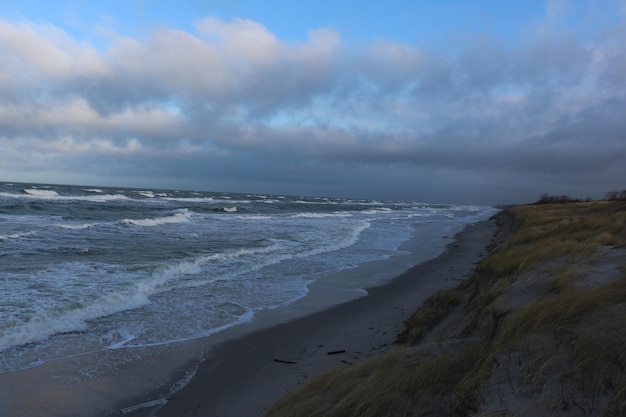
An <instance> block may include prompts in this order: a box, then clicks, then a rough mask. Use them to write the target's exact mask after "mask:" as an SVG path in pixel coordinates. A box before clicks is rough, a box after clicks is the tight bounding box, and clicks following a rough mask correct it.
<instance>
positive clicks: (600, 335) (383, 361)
mask: <svg viewBox="0 0 626 417" xmlns="http://www.w3.org/2000/svg"><path fill="white" fill-rule="evenodd" d="M502 218H508V223H509V226H510V228H509V229H510V236H509V237H508V239H502V240H500V241H498V242H497V244H494V247H496V248H497V250H496V251H495V252H494V253H492V254H491V255H490V256H488V257H487V258H485V259H484V260H483V261H482V262H481V263H480V264H479V265H478V267H477V269H476V271H475V273H474V274H473V276H472V277H471V278H470V279H468V280H467V281H466V282H464V283H463V284H461V285H460V286H459V287H458V288H456V289H452V290H444V291H439V292H437V293H436V294H434V295H433V296H432V297H430V298H429V299H428V300H427V301H426V302H425V303H424V304H423V305H422V307H421V308H420V309H419V310H417V311H416V312H415V313H414V314H413V315H412V316H411V317H410V319H409V320H408V321H407V323H406V324H407V328H406V330H405V331H404V332H403V333H402V334H401V335H400V337H399V341H400V342H401V343H403V345H402V346H399V347H397V348H394V349H392V350H391V351H389V352H388V353H386V354H384V355H382V356H380V357H377V358H373V359H370V360H367V361H364V362H362V363H360V364H357V365H355V366H351V367H349V366H345V367H341V368H337V369H333V370H330V371H329V372H327V373H325V374H324V375H322V376H320V377H318V378H315V379H314V380H312V381H311V382H309V383H308V384H306V385H304V386H303V387H301V389H299V390H298V391H296V392H294V393H293V394H291V395H290V396H288V397H285V398H284V399H282V400H281V401H279V402H278V403H276V404H275V406H274V407H273V408H272V409H271V410H270V411H269V412H268V414H267V415H268V416H272V417H278V416H320V417H321V416H359V417H374V416H465V415H483V416H531V415H532V416H535V415H558V416H569V415H572V416H574V415H576V416H579V415H580V416H586V415H594V416H617V415H626V349H625V346H626V272H623V273H622V274H621V275H618V276H617V278H611V279H610V280H600V281H599V283H597V284H594V286H589V285H586V286H581V285H580V281H581V279H584V278H585V274H587V273H588V270H589V268H592V267H593V265H602V263H603V256H604V255H603V253H604V252H602V251H608V250H610V249H608V248H611V247H613V248H624V247H626V202H619V201H615V202H584V203H571V204H554V205H552V204H546V205H541V206H518V207H513V208H510V209H507V212H506V213H505V215H503V216H502ZM617 258H618V259H619V257H617ZM582 262H585V268H582V267H579V265H581V263H582ZM589 265H591V267H590V266H589ZM622 267H623V268H624V269H626V260H624V263H623V264H622ZM516 294H518V295H520V294H521V295H525V296H521V298H520V296H518V298H517V300H516V301H515V300H514V297H516ZM529 294H530V295H529ZM446 320H447V321H446ZM444 321H446V322H447V323H448V325H447V326H444V330H445V331H446V332H447V333H445V334H447V338H448V339H447V342H444V343H438V344H427V343H426V342H425V340H431V341H432V338H430V339H429V337H427V336H429V334H430V333H431V332H432V330H433V329H434V328H435V327H436V326H437V325H439V324H440V323H442V322H444ZM437 331H438V332H439V331H441V330H440V329H438V330H437ZM445 334H444V335H445ZM437 340H442V339H441V335H438V339H437Z"/></svg>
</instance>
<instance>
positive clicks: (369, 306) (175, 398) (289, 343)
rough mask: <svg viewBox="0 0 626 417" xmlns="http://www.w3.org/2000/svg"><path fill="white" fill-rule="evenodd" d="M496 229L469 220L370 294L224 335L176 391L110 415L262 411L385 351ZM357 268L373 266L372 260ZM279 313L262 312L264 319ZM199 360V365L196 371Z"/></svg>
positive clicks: (464, 271)
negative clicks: (327, 374) (438, 248)
mask: <svg viewBox="0 0 626 417" xmlns="http://www.w3.org/2000/svg"><path fill="white" fill-rule="evenodd" d="M496 230H497V225H496V222H495V220H493V219H490V220H485V221H481V222H478V223H472V224H468V225H466V226H465V228H464V229H463V230H462V231H461V232H459V233H457V234H456V235H455V236H454V239H451V242H450V243H449V244H448V245H447V246H446V247H445V250H444V251H443V253H441V254H440V255H439V256H437V257H436V258H433V259H430V260H427V261H425V262H422V263H420V264H418V265H415V266H413V267H411V268H410V269H409V270H408V271H407V272H405V273H403V274H401V275H400V276H398V277H396V278H394V279H392V280H391V281H390V282H389V283H386V284H383V285H381V286H377V287H373V288H369V289H367V294H368V295H367V296H365V297H360V298H357V299H353V300H352V301H347V302H344V303H342V304H339V305H335V306H333V307H330V308H328V309H325V310H322V311H319V312H316V313H312V314H308V315H305V316H304V317H300V318H296V319H293V320H290V321H287V322H284V323H280V321H278V322H279V324H276V325H273V326H271V327H268V328H261V329H256V330H255V329H253V330H252V333H245V332H244V331H243V328H242V329H239V330H238V331H239V333H238V332H237V331H234V335H235V336H234V337H233V334H231V335H230V338H229V337H227V335H226V334H225V335H224V337H223V338H222V341H218V342H216V344H214V345H212V346H210V347H208V351H206V352H205V353H204V354H203V358H202V359H200V362H198V358H196V359H195V360H193V361H189V362H187V367H186V368H185V369H180V372H179V374H180V375H179V376H178V379H179V383H180V385H181V386H182V388H181V389H179V390H177V391H175V392H173V393H172V389H171V388H170V389H169V390H168V389H166V388H163V389H159V390H154V391H151V392H149V393H147V394H146V393H144V394H140V395H136V396H135V397H134V398H132V401H123V402H119V401H118V404H117V408H116V410H115V411H113V410H111V411H109V412H108V413H105V414H103V416H114V415H126V416H130V417H139V416H146V415H150V416H155V417H169V416H172V417H174V416H175V417H182V416H195V415H198V416H208V415H210V416H229V417H239V416H241V417H244V416H245V417H252V416H261V415H263V414H264V413H265V412H266V411H267V409H269V407H271V405H272V404H273V403H274V402H275V401H276V400H278V399H279V398H280V397H282V396H283V395H284V394H286V393H288V392H290V391H292V390H293V389H295V388H297V387H298V386H299V385H300V384H302V383H303V382H305V381H306V380H308V379H310V378H312V377H314V376H316V375H319V374H320V373H322V372H324V371H325V370H327V369H329V368H332V367H334V366H338V365H341V366H350V365H351V364H352V363H355V362H357V361H359V360H361V359H365V358H368V357H370V356H372V355H375V354H378V353H382V352H384V351H386V350H387V349H388V348H389V347H391V345H392V344H393V342H394V341H395V338H396V336H397V334H398V333H399V332H400V331H401V330H402V328H403V325H404V321H405V320H406V319H407V318H408V316H409V315H410V314H411V313H413V311H415V310H416V309H417V308H418V307H419V306H420V304H421V303H422V302H423V301H424V300H425V299H426V298H427V297H428V296H429V295H431V294H432V293H434V292H436V291H437V290H439V289H443V288H450V287H454V286H456V285H458V283H459V282H460V281H461V280H464V279H466V278H467V277H468V276H469V275H470V274H471V273H472V272H473V270H474V265H475V264H476V263H477V262H479V261H480V260H481V259H482V258H484V256H485V255H486V248H487V246H488V244H489V243H490V242H491V241H492V238H493V237H494V236H495V233H496ZM370 266H371V265H370ZM357 270H358V271H357ZM353 273H357V274H364V273H368V267H367V266H364V267H359V268H356V269H355V270H354V272H353ZM276 314H277V313H276V311H268V312H263V313H259V316H260V317H259V319H260V321H263V320H264V319H267V317H262V316H264V315H270V316H271V315H274V316H276ZM305 314H306V311H305ZM273 319H274V322H276V319H277V317H274V318H273ZM270 322H272V318H271V317H270ZM248 331H250V330H249V329H248ZM200 342H201V341H200ZM205 343H206V342H205ZM183 350H185V349H183ZM192 351H196V350H194V349H192ZM196 352H197V351H196ZM173 354H175V353H173ZM179 356H180V353H179ZM194 366H195V367H197V370H195V369H194V372H193V373H189V370H190V369H192V368H194Z"/></svg>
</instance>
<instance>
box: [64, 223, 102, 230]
mask: <svg viewBox="0 0 626 417" xmlns="http://www.w3.org/2000/svg"><path fill="white" fill-rule="evenodd" d="M54 226H55V227H58V228H60V229H68V230H84V229H89V228H91V227H94V226H97V223H83V224H69V223H59V224H55V225H54Z"/></svg>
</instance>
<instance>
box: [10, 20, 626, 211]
mask: <svg viewBox="0 0 626 417" xmlns="http://www.w3.org/2000/svg"><path fill="white" fill-rule="evenodd" d="M555 14H556V15H558V11H554V10H548V11H547V12H546V17H545V19H544V20H543V21H542V22H538V23H536V24H535V25H533V26H532V27H529V28H528V30H527V32H526V33H525V34H524V36H523V37H522V38H521V39H518V40H517V41H516V42H504V41H502V40H499V39H497V38H496V37H494V36H492V35H490V34H489V33H481V34H476V33H475V34H469V35H468V36H464V37H463V40H462V41H457V42H456V43H454V44H451V45H450V46H449V47H448V48H435V47H428V46H416V45H408V44H403V43H399V42H395V41H392V40H388V39H379V40H377V41H375V42H373V43H370V44H366V45H358V46H355V45H348V44H346V43H345V42H344V41H343V40H342V38H341V34H340V33H338V32H337V31H334V30H330V29H324V28H322V29H317V30H313V31H311V32H310V33H309V37H308V39H307V40H306V41H302V42H288V41H284V40H281V39H278V38H277V37H276V36H274V35H273V34H272V33H271V32H270V31H268V30H267V29H266V28H265V27H264V26H263V25H262V24H261V23H259V22H255V21H251V20H246V19H233V20H232V21H223V20H220V19H217V18H214V17H206V18H204V19H201V20H199V21H197V22H196V23H195V26H194V27H195V30H193V31H181V30H177V29H174V28H169V27H161V28H158V29H156V30H154V31H153V32H151V33H150V35H149V36H147V37H146V38H130V37H126V36H123V35H121V34H116V33H112V32H108V33H107V34H106V36H107V39H106V40H107V47H106V48H103V49H97V48H96V47H95V46H93V45H90V44H87V43H84V42H82V41H81V40H79V39H76V38H73V37H72V36H70V35H69V34H68V33H67V32H65V31H64V30H63V29H62V28H59V27H55V26H51V25H40V24H35V23H31V22H17V23H16V22H9V21H4V20H0V96H1V97H2V100H0V148H1V150H2V151H1V153H0V175H1V176H3V177H4V179H6V180H12V181H17V180H20V179H23V180H33V181H47V182H70V183H83V184H86V183H97V184H103V183H109V184H115V185H143V186H154V187H175V188H193V189H205V190H206V189H209V190H210V189H213V190H223V191H245V192H265V193H288V194H317V195H320V194H321V195H338V196H342V195H343V196H362V197H375V198H393V199H405V200H421V201H460V202H479V203H497V202H518V201H521V202H524V201H528V200H529V199H531V200H532V199H534V198H536V197H538V196H539V195H540V194H541V193H543V192H551V193H558V194H563V193H570V194H571V195H572V196H575V197H583V198H584V197H587V196H593V197H601V196H603V195H604V192H606V191H608V190H609V189H612V188H619V189H622V188H626V182H625V181H626V163H625V162H624V161H626V117H624V115H626V45H625V44H624V41H623V40H624V39H626V25H625V24H624V22H623V19H619V21H618V22H617V23H616V24H615V25H613V26H611V27H604V28H603V29H602V30H598V31H596V33H594V35H593V36H591V37H590V36H585V37H583V36H582V35H577V34H576V33H574V32H573V31H571V30H569V29H568V28H567V27H565V26H561V25H560V24H559V21H558V16H557V17H555Z"/></svg>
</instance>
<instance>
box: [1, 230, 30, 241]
mask: <svg viewBox="0 0 626 417" xmlns="http://www.w3.org/2000/svg"><path fill="white" fill-rule="evenodd" d="M33 233H35V232H23V233H13V234H11V235H0V242H1V241H3V240H8V239H20V238H23V237H26V236H30V235H32V234H33Z"/></svg>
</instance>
